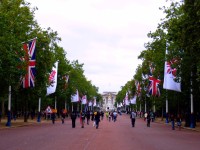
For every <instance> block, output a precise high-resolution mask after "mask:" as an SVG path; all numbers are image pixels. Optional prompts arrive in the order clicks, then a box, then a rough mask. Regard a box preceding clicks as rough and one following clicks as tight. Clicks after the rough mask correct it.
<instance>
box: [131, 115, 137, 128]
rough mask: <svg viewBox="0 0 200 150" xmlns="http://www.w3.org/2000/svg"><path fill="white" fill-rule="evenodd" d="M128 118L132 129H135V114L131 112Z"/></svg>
mask: <svg viewBox="0 0 200 150" xmlns="http://www.w3.org/2000/svg"><path fill="white" fill-rule="evenodd" d="M130 118H131V124H132V127H135V118H136V113H135V112H134V111H132V112H131V115H130Z"/></svg>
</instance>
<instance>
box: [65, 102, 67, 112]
mask: <svg viewBox="0 0 200 150" xmlns="http://www.w3.org/2000/svg"><path fill="white" fill-rule="evenodd" d="M66 109H67V102H66V100H65V110H66Z"/></svg>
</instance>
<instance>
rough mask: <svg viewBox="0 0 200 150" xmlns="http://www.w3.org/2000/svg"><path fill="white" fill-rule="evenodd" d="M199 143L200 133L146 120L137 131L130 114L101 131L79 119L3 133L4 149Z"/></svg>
mask: <svg viewBox="0 0 200 150" xmlns="http://www.w3.org/2000/svg"><path fill="white" fill-rule="evenodd" d="M199 140H200V132H196V131H192V130H185V129H181V131H179V130H178V129H176V130H171V127H170V126H169V125H165V124H161V123H154V122H153V123H151V127H147V126H146V122H144V121H143V120H142V119H136V126H135V127H134V128H133V127H132V126H131V122H130V118H129V116H128V115H126V114H123V115H122V116H118V118H117V121H116V122H113V121H111V122H109V121H108V120H106V118H104V120H102V121H101V122H100V127H99V129H96V128H95V127H93V126H92V122H90V124H89V125H87V124H85V127H84V128H81V125H80V122H79V119H77V120H76V128H72V126H71V120H70V119H67V120H66V121H65V124H61V121H60V120H58V121H56V123H55V124H52V123H51V122H50V121H49V122H47V123H39V124H36V125H30V126H24V127H17V128H7V129H3V130H0V150H50V149H51V150H199V149H200V141H199Z"/></svg>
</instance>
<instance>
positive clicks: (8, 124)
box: [6, 85, 11, 127]
mask: <svg viewBox="0 0 200 150" xmlns="http://www.w3.org/2000/svg"><path fill="white" fill-rule="evenodd" d="M6 126H8V127H10V126H11V86H10V85H9V89H8V121H7V123H6Z"/></svg>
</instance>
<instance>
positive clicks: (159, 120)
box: [155, 118, 200, 132]
mask: <svg viewBox="0 0 200 150" xmlns="http://www.w3.org/2000/svg"><path fill="white" fill-rule="evenodd" d="M155 122H157V123H163V124H166V125H169V126H171V123H170V122H169V123H166V122H165V118H163V120H162V118H156V119H155ZM184 125H185V122H182V123H181V128H183V129H188V130H193V131H198V132H200V122H197V123H196V127H195V128H190V127H185V126H184ZM175 128H177V125H176V123H175Z"/></svg>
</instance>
